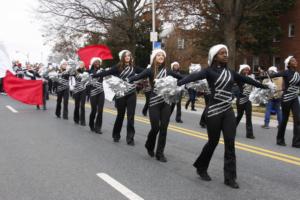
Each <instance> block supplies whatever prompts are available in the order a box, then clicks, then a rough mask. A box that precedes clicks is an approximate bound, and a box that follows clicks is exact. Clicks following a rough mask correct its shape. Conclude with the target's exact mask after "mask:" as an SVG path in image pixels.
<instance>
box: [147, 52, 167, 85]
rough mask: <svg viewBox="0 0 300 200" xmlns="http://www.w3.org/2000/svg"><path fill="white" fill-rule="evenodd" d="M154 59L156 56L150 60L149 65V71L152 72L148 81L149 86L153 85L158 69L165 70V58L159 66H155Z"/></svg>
mask: <svg viewBox="0 0 300 200" xmlns="http://www.w3.org/2000/svg"><path fill="white" fill-rule="evenodd" d="M155 59H156V55H155V56H154V58H153V60H152V64H151V71H152V74H153V76H152V77H150V79H149V80H150V84H151V86H153V85H154V79H155V78H156V76H157V74H158V68H167V66H166V57H165V60H164V62H163V63H162V64H161V65H160V66H156V62H155Z"/></svg>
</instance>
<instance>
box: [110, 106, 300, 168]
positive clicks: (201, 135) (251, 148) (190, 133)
mask: <svg viewBox="0 0 300 200" xmlns="http://www.w3.org/2000/svg"><path fill="white" fill-rule="evenodd" d="M104 112H107V113H110V114H114V115H115V114H117V112H116V111H114V110H112V109H108V108H105V109H104ZM135 120H136V121H138V122H142V123H146V124H150V121H149V120H148V119H146V118H144V117H140V116H135ZM168 129H169V130H171V131H174V132H177V133H181V134H184V135H188V136H192V137H197V138H201V139H204V140H208V137H207V134H205V133H201V132H197V131H194V130H190V129H186V128H182V127H178V126H175V125H171V124H170V125H169V127H168ZM220 143H221V144H224V140H223V139H222V138H221V139H220ZM235 147H236V148H237V149H240V150H244V151H247V152H251V153H254V154H259V155H263V156H266V157H269V158H273V159H276V160H280V161H284V162H287V163H291V164H295V165H298V166H300V158H299V157H295V156H291V155H288V154H283V153H279V152H275V151H271V150H268V149H264V148H261V147H257V146H252V145H247V144H243V143H240V142H236V143H235ZM298 161H299V162H298Z"/></svg>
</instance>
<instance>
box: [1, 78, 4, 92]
mask: <svg viewBox="0 0 300 200" xmlns="http://www.w3.org/2000/svg"><path fill="white" fill-rule="evenodd" d="M0 92H4V90H3V78H0Z"/></svg>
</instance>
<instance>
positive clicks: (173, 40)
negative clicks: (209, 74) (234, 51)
mask: <svg viewBox="0 0 300 200" xmlns="http://www.w3.org/2000/svg"><path fill="white" fill-rule="evenodd" d="M159 38H160V40H161V42H162V48H163V49H164V50H165V51H166V52H167V63H168V64H170V63H172V62H174V61H177V62H179V63H180V65H181V67H182V70H184V71H188V67H189V66H190V64H191V63H197V64H201V65H202V66H203V67H204V66H207V57H206V56H203V53H202V52H199V50H197V49H198V48H195V47H194V45H195V43H194V41H195V39H194V38H197V32H196V31H193V30H183V29H180V28H175V27H173V26H171V27H169V28H167V29H165V30H163V31H162V32H161V33H160V34H159Z"/></svg>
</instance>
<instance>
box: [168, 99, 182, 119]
mask: <svg viewBox="0 0 300 200" xmlns="http://www.w3.org/2000/svg"><path fill="white" fill-rule="evenodd" d="M175 106H176V118H175V120H176V121H181V97H180V98H179V101H178V102H177V103H172V105H171V114H170V115H172V113H173V111H174V109H175Z"/></svg>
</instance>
